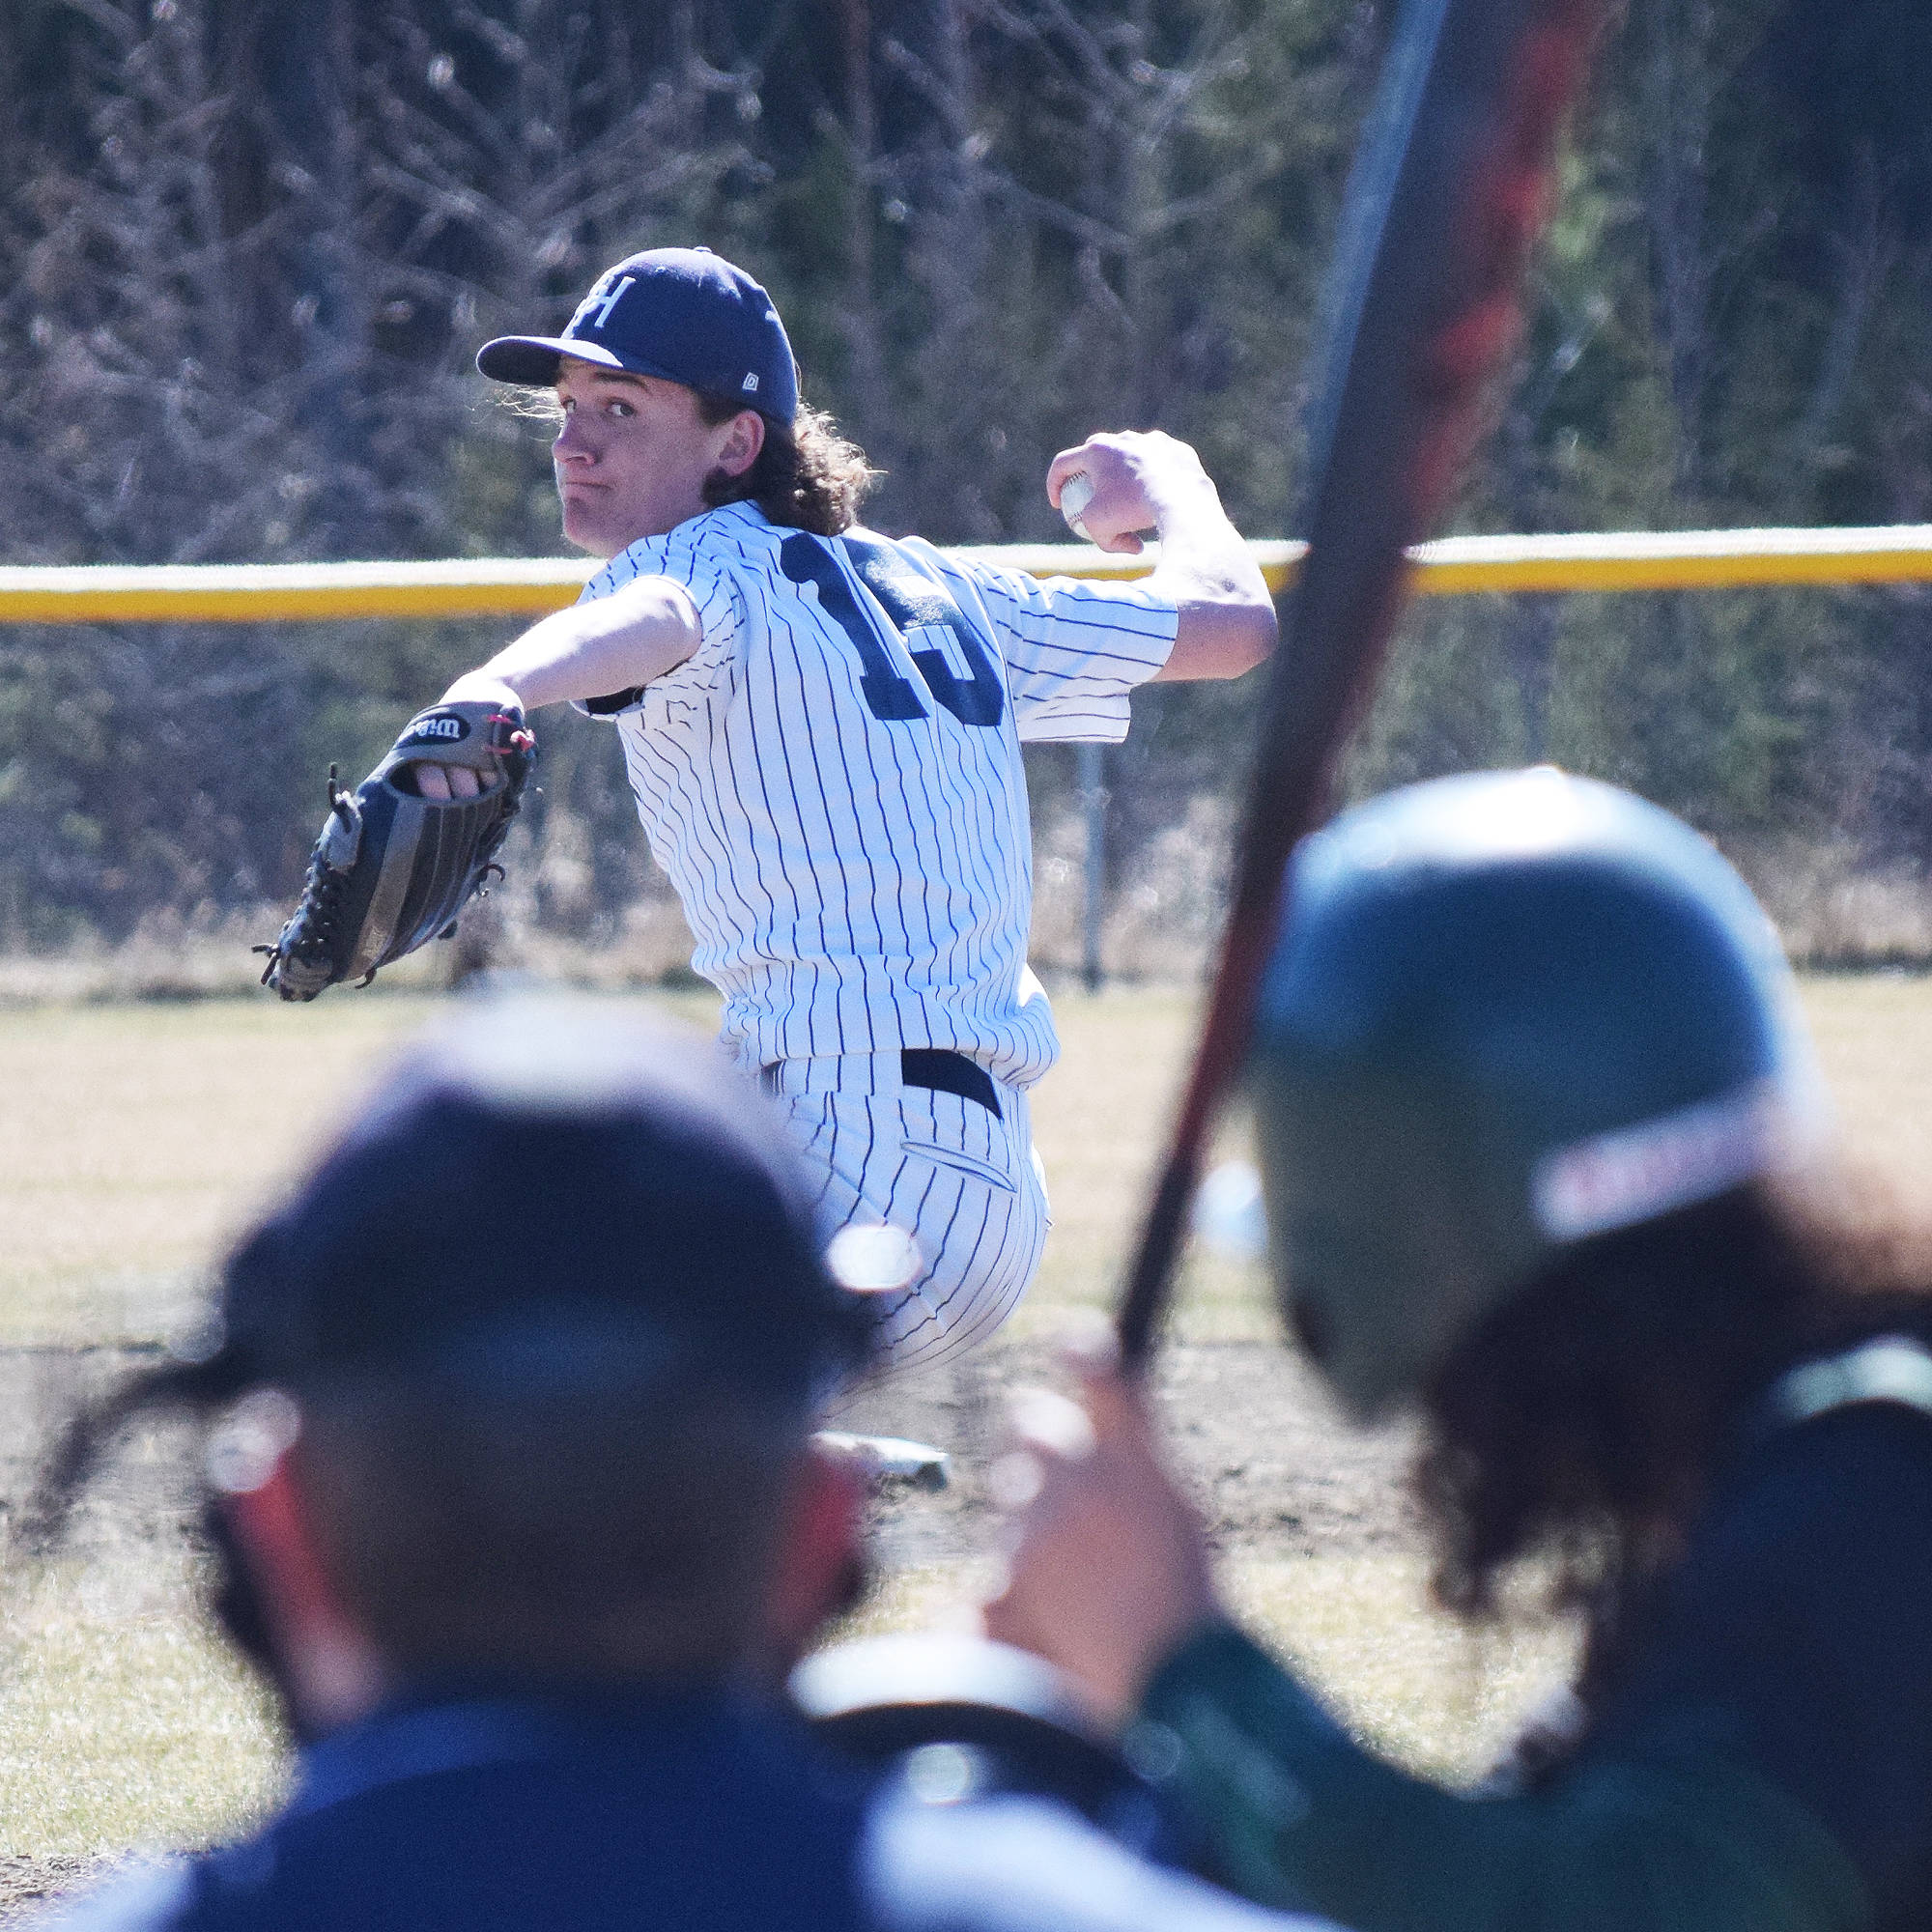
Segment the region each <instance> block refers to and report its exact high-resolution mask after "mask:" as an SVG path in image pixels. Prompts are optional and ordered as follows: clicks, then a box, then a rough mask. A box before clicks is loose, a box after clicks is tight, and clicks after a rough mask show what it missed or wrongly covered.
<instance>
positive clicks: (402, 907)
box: [255, 703, 537, 1000]
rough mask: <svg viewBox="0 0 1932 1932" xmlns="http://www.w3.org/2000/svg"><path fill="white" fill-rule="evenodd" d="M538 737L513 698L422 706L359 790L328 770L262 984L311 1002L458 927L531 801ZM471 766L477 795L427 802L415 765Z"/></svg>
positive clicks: (268, 950) (366, 977)
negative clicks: (297, 892)
mask: <svg viewBox="0 0 1932 1932" xmlns="http://www.w3.org/2000/svg"><path fill="white" fill-rule="evenodd" d="M536 755H537V752H536V740H535V739H534V738H533V737H532V736H531V735H530V732H529V730H528V728H527V727H526V725H525V724H524V714H523V713H522V711H521V710H519V709H518V708H517V707H516V706H515V705H506V704H480V703H470V704H439V705H436V706H434V707H433V708H432V709H430V710H428V711H419V712H417V713H416V715H415V716H414V717H413V718H412V719H411V720H410V722H409V724H408V725H406V726H405V727H404V730H403V735H402V736H401V737H400V738H398V739H397V740H396V742H395V746H394V748H393V749H392V750H391V751H390V753H389V755H388V756H387V757H386V758H384V760H383V762H382V763H381V764H380V765H378V766H377V767H376V769H375V770H374V771H373V772H371V773H370V774H369V776H368V777H367V778H366V779H364V780H363V781H362V782H361V783H360V784H359V785H357V786H356V788H355V792H354V794H353V795H352V794H351V793H349V792H347V791H344V790H343V789H342V787H341V786H340V785H338V784H337V783H336V781H335V768H334V766H332V765H331V766H330V767H329V771H328V818H327V823H326V824H325V825H324V826H323V828H322V837H321V838H318V839H317V840H316V841H315V851H314V853H313V854H312V855H311V857H310V859H309V862H308V878H307V880H306V881H305V882H304V884H303V886H302V895H301V903H300V904H299V905H298V906H297V907H296V909H295V913H294V915H293V916H292V917H291V918H290V920H289V923H287V924H286V925H285V926H283V927H282V930H281V935H280V937H279V938H277V939H276V941H275V943H274V944H273V945H272V946H258V947H256V949H255V951H256V952H266V953H267V954H268V955H269V963H268V966H267V967H266V969H265V970H264V971H263V974H262V983H263V985H265V986H272V987H274V989H275V991H276V992H278V993H279V994H280V995H281V996H282V998H283V999H285V1000H312V999H314V998H315V996H316V995H317V994H318V993H320V992H321V991H322V990H323V988H324V987H325V986H332V985H334V984H335V982H336V981H337V980H352V979H359V980H360V981H361V983H362V984H364V985H367V984H368V982H369V981H370V980H373V979H374V978H375V977H376V969H377V968H378V967H379V966H386V965H387V964H388V963H389V961H390V960H392V959H400V958H401V957H402V956H403V955H404V953H406V952H414V951H415V950H416V948H417V947H418V946H421V945H423V944H424V943H425V942H427V941H428V940H431V939H434V938H436V937H438V936H439V935H440V936H442V937H444V938H447V937H448V935H449V934H450V933H452V932H454V931H455V930H456V916H457V914H458V913H460V912H461V911H462V910H463V908H464V906H465V904H467V903H468V901H469V895H470V894H471V893H474V892H479V891H481V890H482V888H483V885H484V883H485V881H486V880H487V879H488V877H489V875H490V874H491V873H492V872H495V873H496V874H497V876H498V877H501V876H502V869H503V868H502V867H500V866H498V865H496V864H495V863H494V861H495V858H496V854H497V847H498V846H500V845H501V844H502V842H503V838H504V835H505V834H506V833H507V832H508V831H509V829H510V821H511V819H513V818H514V817H516V815H517V812H518V810H519V808H520V806H521V804H522V801H523V793H524V784H525V781H526V780H527V779H528V777H529V773H530V767H531V766H532V765H533V764H534V763H535V762H536ZM422 764H429V765H440V766H443V767H444V768H445V769H446V768H448V767H450V766H464V767H467V768H468V769H469V770H470V771H472V772H474V773H475V774H476V782H477V793H476V796H475V797H474V798H448V799H435V798H425V797H423V796H422V795H421V794H420V793H419V792H418V791H417V789H416V785H415V771H414V769H413V768H414V767H415V766H417V765H422Z"/></svg>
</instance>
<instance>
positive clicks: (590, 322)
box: [568, 275, 638, 335]
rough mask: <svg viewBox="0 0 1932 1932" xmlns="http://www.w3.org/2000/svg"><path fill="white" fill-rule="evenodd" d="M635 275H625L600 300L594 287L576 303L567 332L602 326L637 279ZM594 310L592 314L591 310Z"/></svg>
mask: <svg viewBox="0 0 1932 1932" xmlns="http://www.w3.org/2000/svg"><path fill="white" fill-rule="evenodd" d="M637 279H638V278H637V276H636V275H626V276H625V277H624V279H623V280H622V281H621V282H619V283H618V284H617V286H616V287H615V288H614V289H612V290H611V293H610V294H609V295H608V296H605V297H604V298H602V299H601V300H600V299H599V298H598V294H597V291H596V290H595V289H592V290H591V291H590V293H589V294H588V295H587V296H585V297H584V298H583V299H582V301H581V302H579V303H578V305H577V313H576V314H575V315H574V316H572V317H571V318H570V328H569V330H568V333H570V334H572V335H575V334H576V333H577V331H578V330H579V329H580V328H603V327H605V326H606V325H607V324H608V323H609V322H610V320H611V310H612V309H613V308H615V307H616V306H617V304H618V302H619V301H621V300H622V299H623V296H624V291H625V290H626V289H628V288H630V287H631V286H632V284H633V283H635V282H636V281H637ZM593 310H594V311H595V313H594V314H593V313H592V311H593Z"/></svg>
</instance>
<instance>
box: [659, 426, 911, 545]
mask: <svg viewBox="0 0 1932 1932" xmlns="http://www.w3.org/2000/svg"><path fill="white" fill-rule="evenodd" d="M744 407H745V405H744V402H743V400H742V398H737V397H732V396H712V395H706V394H705V393H704V392H703V391H702V390H700V391H699V392H698V396H697V413H698V415H699V417H700V418H701V419H702V420H703V421H705V422H707V423H709V424H711V425H713V426H714V427H716V425H718V424H719V423H724V422H729V421H730V420H731V418H732V417H733V416H734V415H736V414H738V413H739V412H740V411H742V410H743V409H744ZM879 474H880V472H879V471H878V470H876V469H873V468H872V467H871V465H870V464H869V463H867V461H866V452H865V451H864V450H863V449H861V448H860V447H859V445H858V444H857V443H856V442H851V441H848V440H846V439H845V438H844V437H842V436H841V435H839V433H838V424H837V423H836V422H834V421H833V419H832V418H831V417H830V416H829V415H827V414H826V412H824V411H823V410H814V409H812V408H810V406H809V405H807V404H805V403H801V404H800V405H799V407H798V415H797V417H796V418H795V420H794V421H793V423H792V425H791V427H790V428H789V429H787V428H786V427H785V426H784V425H783V424H782V423H777V422H774V421H772V420H771V418H770V417H769V416H768V417H766V419H765V441H764V447H763V448H762V449H760V450H759V452H758V458H757V461H756V462H755V463H753V465H752V467H751V469H748V470H746V471H745V473H744V474H743V475H742V476H727V475H725V472H724V471H723V470H722V469H721V470H719V471H717V472H716V473H715V474H713V475H712V476H710V477H709V478H707V479H706V482H705V485H704V500H705V501H706V502H707V503H708V504H710V505H711V507H712V508H713V509H714V510H715V509H717V508H719V507H720V506H721V505H722V504H725V503H738V502H752V503H755V504H756V505H757V506H758V508H759V509H761V510H762V511H763V512H764V513H765V515H766V516H767V517H769V518H770V519H771V521H772V522H773V523H775V524H781V525H783V526H786V527H787V528H790V529H797V530H810V531H811V532H812V533H813V534H814V535H816V536H821V537H836V536H837V535H838V533H839V531H840V530H848V529H850V528H851V527H852V526H853V525H854V524H856V523H857V522H858V521H859V506H860V505H861V504H862V503H863V502H864V501H865V499H866V496H867V492H868V491H869V490H870V489H871V487H872V485H873V484H874V483H875V482H876V481H877V480H878V477H879Z"/></svg>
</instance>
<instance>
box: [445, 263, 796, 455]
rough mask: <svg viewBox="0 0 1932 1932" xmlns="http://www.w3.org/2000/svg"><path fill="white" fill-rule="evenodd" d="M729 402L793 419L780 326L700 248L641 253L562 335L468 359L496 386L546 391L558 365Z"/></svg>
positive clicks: (514, 341) (594, 293) (610, 274)
mask: <svg viewBox="0 0 1932 1932" xmlns="http://www.w3.org/2000/svg"><path fill="white" fill-rule="evenodd" d="M565 355H574V356H577V357H578V358H579V359H580V360H582V361H585V362H593V363H596V364H597V365H598V366H599V367H601V368H606V369H629V370H631V371H632V372H633V373H634V374H636V375H639V376H662V377H663V378H664V379H665V380H666V381H667V382H671V383H682V384H684V385H685V386H686V387H687V388H691V389H700V390H702V391H703V392H704V393H705V394H706V395H710V396H727V397H732V398H735V399H736V400H738V401H741V402H742V403H743V404H744V406H745V407H746V408H747V409H748V410H756V411H757V412H758V413H759V414H760V415H763V416H769V417H770V418H771V420H772V421H773V422H777V423H783V424H785V425H787V426H789V425H790V423H791V422H792V420H793V418H794V417H796V416H797V414H798V366H797V364H796V363H795V362H794V361H793V360H792V353H791V344H790V342H789V341H788V340H787V339H786V337H785V332H784V324H783V323H781V321H780V320H779V312H778V309H777V308H776V307H775V306H774V304H773V302H772V298H771V297H770V296H768V295H767V294H766V293H765V292H764V290H763V289H762V288H760V287H759V285H758V284H757V283H756V282H754V281H753V279H752V277H751V276H750V275H748V274H746V272H745V271H744V270H743V269H738V268H733V267H732V265H731V264H730V263H729V262H727V261H725V259H724V257H723V256H721V255H714V254H713V253H712V252H711V251H710V249H708V248H647V249H646V250H645V251H644V252H643V253H642V254H640V255H630V256H627V257H626V258H625V259H624V260H623V261H621V262H619V263H618V264H617V266H616V267H615V268H613V269H607V270H605V271H604V273H603V274H602V275H600V276H599V277H598V278H597V285H596V287H595V288H593V289H592V290H591V291H590V293H589V294H588V295H587V296H585V297H584V298H583V299H582V301H581V302H580V303H579V304H578V306H577V313H576V314H575V315H574V316H572V317H571V318H570V324H569V327H566V328H565V329H564V331H563V333H562V334H561V335H499V336H497V339H496V340H495V341H494V342H486V343H485V344H484V345H483V347H482V348H481V349H479V350H478V351H477V352H476V366H477V368H478V369H480V370H481V371H482V372H483V374H484V375H486V376H488V377H489V378H491V380H492V381H493V382H497V383H516V384H523V385H524V386H525V387H527V388H535V389H541V388H547V387H549V385H550V384H553V383H554V382H555V381H556V371H557V363H558V361H559V359H560V358H561V357H562V356H565Z"/></svg>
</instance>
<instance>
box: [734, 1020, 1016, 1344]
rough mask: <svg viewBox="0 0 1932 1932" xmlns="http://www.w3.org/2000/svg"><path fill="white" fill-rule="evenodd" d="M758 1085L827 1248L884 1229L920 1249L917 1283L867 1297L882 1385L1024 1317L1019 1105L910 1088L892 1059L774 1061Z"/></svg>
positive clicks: (1009, 1095) (1008, 1099) (1005, 1090)
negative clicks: (792, 1150)
mask: <svg viewBox="0 0 1932 1932" xmlns="http://www.w3.org/2000/svg"><path fill="white" fill-rule="evenodd" d="M764 1084H765V1087H766V1090H767V1091H768V1092H770V1093H775V1094H778V1095H779V1096H780V1104H781V1108H782V1109H783V1112H784V1116H785V1119H786V1122H787V1123H788V1124H789V1126H790V1129H791V1132H792V1136H793V1138H794V1139H795V1140H796V1141H797V1143H798V1145H799V1146H800V1147H801V1148H802V1149H803V1150H804V1152H805V1155H806V1158H807V1160H808V1161H809V1162H810V1165H811V1167H812V1168H813V1169H814V1170H815V1171H816V1172H817V1173H819V1174H820V1175H822V1176H823V1177H824V1183H823V1186H822V1188H821V1190H820V1193H819V1212H820V1215H821V1218H822V1225H823V1228H824V1230H825V1233H826V1234H827V1236H830V1235H832V1234H833V1233H836V1232H837V1231H838V1229H840V1228H846V1227H853V1226H859V1227H867V1226H870V1227H877V1226H881V1225H884V1226H890V1227H895V1228H897V1229H899V1230H900V1231H901V1232H903V1233H905V1234H907V1235H910V1236H912V1238H913V1241H914V1242H915V1243H916V1245H917V1247H918V1249H919V1256H920V1263H921V1272H920V1273H918V1274H917V1275H915V1276H914V1278H913V1280H912V1281H911V1283H910V1284H909V1285H908V1286H907V1287H905V1288H903V1289H899V1290H896V1291H895V1292H892V1293H885V1294H880V1295H878V1296H876V1297H875V1299H876V1301H877V1304H878V1312H879V1327H880V1339H881V1343H882V1350H881V1366H882V1369H883V1370H884V1372H886V1373H888V1374H896V1373H897V1372H899V1371H901V1370H905V1369H912V1368H922V1369H923V1368H927V1367H930V1366H931V1365H932V1364H933V1363H935V1362H940V1361H943V1360H945V1359H946V1358H947V1357H949V1356H951V1355H955V1354H957V1353H958V1352H960V1351H961V1350H965V1349H969V1348H972V1347H973V1346H975V1345H976V1344H977V1343H980V1342H982V1341H984V1340H985V1339H986V1337H987V1336H989V1335H990V1334H991V1333H992V1332H993V1330H994V1329H995V1328H997V1327H998V1326H999V1325H1000V1323H1001V1322H1002V1321H1005V1320H1006V1319H1007V1317H1008V1316H1009V1315H1010V1314H1011V1313H1012V1312H1013V1310H1014V1308H1016V1307H1017V1306H1018V1305H1019V1299H1020V1296H1021V1295H1022V1294H1023V1293H1025V1292H1026V1287H1027V1284H1028V1283H1029V1282H1030V1281H1032V1279H1033V1276H1034V1270H1035V1269H1036V1268H1037V1266H1038V1265H1039V1256H1040V1249H1041V1248H1042V1247H1043V1246H1044V1244H1045V1241H1046V1231H1047V1226H1048V1214H1047V1205H1046V1183H1045V1177H1044V1175H1043V1173H1042V1171H1041V1168H1040V1164H1039V1156H1038V1155H1037V1153H1035V1151H1034V1147H1033V1131H1032V1118H1031V1114H1030V1111H1029V1108H1028V1105H1027V1096H1026V1095H1025V1094H1024V1093H1022V1092H1020V1091H1019V1090H1018V1089H1016V1088H1012V1087H1008V1086H1005V1085H999V1084H996V1085H995V1088H994V1092H995V1094H997V1097H998V1099H999V1103H1000V1114H999V1115H998V1116H995V1115H994V1114H993V1113H992V1112H991V1111H990V1110H988V1109H987V1108H985V1107H983V1106H981V1105H980V1102H979V1101H977V1100H972V1099H968V1098H966V1097H964V1096H963V1095H961V1094H949V1093H941V1092H936V1091H934V1090H933V1089H931V1088H927V1087H918V1086H907V1085H905V1084H904V1083H903V1081H902V1079H901V1076H900V1071H899V1056H898V1055H897V1054H896V1053H892V1054H883V1053H881V1054H844V1055H841V1056H839V1057H838V1058H837V1059H834V1060H787V1061H781V1062H780V1063H779V1064H778V1065H775V1066H768V1067H766V1068H765V1070H764Z"/></svg>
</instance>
